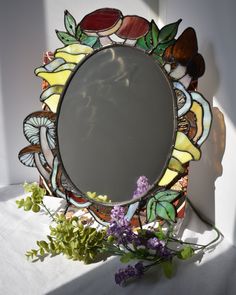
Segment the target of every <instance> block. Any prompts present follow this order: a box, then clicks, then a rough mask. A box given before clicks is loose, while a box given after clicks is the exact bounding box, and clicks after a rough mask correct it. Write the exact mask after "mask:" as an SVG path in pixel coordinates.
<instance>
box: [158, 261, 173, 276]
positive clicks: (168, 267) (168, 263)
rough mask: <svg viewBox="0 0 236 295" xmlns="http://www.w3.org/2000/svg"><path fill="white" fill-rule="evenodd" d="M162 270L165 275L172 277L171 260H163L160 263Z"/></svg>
mask: <svg viewBox="0 0 236 295" xmlns="http://www.w3.org/2000/svg"><path fill="white" fill-rule="evenodd" d="M161 266H162V269H163V272H164V274H165V276H166V277H167V278H168V279H170V278H172V277H173V273H174V269H173V263H172V262H171V261H164V262H162V263H161Z"/></svg>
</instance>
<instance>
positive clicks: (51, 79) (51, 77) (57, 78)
mask: <svg viewBox="0 0 236 295" xmlns="http://www.w3.org/2000/svg"><path fill="white" fill-rule="evenodd" d="M71 72H72V71H71V70H63V71H60V72H56V73H47V72H40V73H38V74H37V76H38V77H41V78H43V79H44V80H46V81H47V82H48V83H49V84H50V85H51V86H52V85H58V84H59V85H65V83H66V81H67V79H68V77H69V76H70V74H71Z"/></svg>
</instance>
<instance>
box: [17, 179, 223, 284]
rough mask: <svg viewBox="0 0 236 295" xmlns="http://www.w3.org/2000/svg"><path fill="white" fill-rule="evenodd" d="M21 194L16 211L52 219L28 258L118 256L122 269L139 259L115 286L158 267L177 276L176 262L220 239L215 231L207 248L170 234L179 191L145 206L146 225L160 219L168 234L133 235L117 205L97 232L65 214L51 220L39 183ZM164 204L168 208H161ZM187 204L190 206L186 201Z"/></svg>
mask: <svg viewBox="0 0 236 295" xmlns="http://www.w3.org/2000/svg"><path fill="white" fill-rule="evenodd" d="M24 189H25V192H27V193H30V196H28V197H26V199H21V200H19V201H16V203H17V205H18V207H19V208H22V207H23V208H24V210H25V211H30V210H32V211H34V212H39V210H40V208H41V207H44V209H45V210H46V211H47V213H48V214H50V216H51V217H52V219H53V223H52V225H50V226H49V228H50V234H49V235H47V239H46V240H40V241H37V242H36V243H37V246H38V248H36V249H31V250H29V251H27V252H26V254H25V255H26V257H27V258H28V259H32V260H38V259H44V257H46V256H48V255H52V256H54V255H58V254H63V255H65V256H66V257H67V258H68V259H72V260H79V261H83V262H84V263H86V264H88V263H92V262H95V261H96V260H98V258H100V257H99V256H100V254H105V257H107V256H109V255H116V256H119V257H120V261H121V262H122V263H126V264H127V263H129V262H130V261H133V260H139V262H138V263H136V264H135V265H134V266H130V265H128V266H127V267H126V268H124V269H123V268H122V269H120V270H119V271H118V272H117V273H116V274H115V281H116V283H117V284H119V285H120V284H123V283H125V282H126V281H127V280H129V279H130V278H132V277H140V276H141V275H142V274H144V272H146V271H148V270H149V269H150V268H151V267H153V266H155V265H160V266H161V268H162V270H163V273H164V275H165V276H166V277H167V278H171V277H172V276H173V274H174V272H175V269H174V268H175V264H174V263H173V261H174V258H178V259H180V260H187V259H190V258H191V257H193V256H194V255H195V254H197V253H199V252H201V251H204V250H205V249H207V248H208V247H209V246H210V245H212V244H213V243H215V242H217V241H218V240H219V238H220V236H221V233H220V232H219V230H218V229H217V228H215V227H214V226H213V229H214V230H215V231H216V233H217V237H216V238H215V239H214V240H213V241H210V242H209V243H208V244H206V245H200V244H196V243H190V242H185V241H182V240H181V239H177V238H176V237H175V234H174V231H173V228H174V227H173V225H174V219H175V216H174V217H173V216H172V214H173V212H172V209H171V208H172V207H171V206H173V205H172V204H171V202H173V201H174V200H175V199H176V198H177V197H178V196H179V192H177V191H172V190H169V191H162V192H158V193H157V194H156V195H155V196H154V197H152V198H150V199H149V201H148V204H147V218H148V220H149V221H153V220H154V219H155V218H158V217H161V218H163V219H164V220H166V221H167V223H168V230H165V231H164V230H163V228H162V227H161V226H160V225H159V227H158V228H155V229H153V230H149V229H143V228H140V229H138V230H137V231H136V232H134V231H133V228H132V226H131V224H130V222H129V221H128V220H126V218H125V211H124V208H122V207H121V206H115V207H114V208H113V209H112V212H111V222H110V225H109V227H108V228H103V229H102V230H98V229H96V228H93V227H90V226H86V225H83V224H82V222H81V221H80V220H79V218H78V217H76V216H74V217H72V218H70V219H67V218H66V216H65V215H64V214H54V215H53V214H52V213H51V212H50V210H49V209H48V208H47V207H46V206H45V204H44V203H43V198H44V195H45V193H46V191H45V190H44V189H43V188H40V187H39V186H38V184H36V183H33V184H25V185H24ZM187 200H188V199H187ZM166 203H168V204H169V206H165V205H166ZM189 204H190V206H191V207H192V204H191V202H190V201H189ZM163 208H164V209H165V210H164V211H163ZM192 208H193V210H194V211H195V212H196V214H197V215H198V216H199V218H200V219H202V220H203V221H204V222H206V221H205V220H204V219H203V218H202V217H201V215H199V213H198V212H197V211H196V209H195V208H194V207H192ZM169 209H170V210H169ZM163 212H164V213H163ZM206 223H207V222H206ZM207 224H209V223H207ZM209 225H210V224H209ZM176 245H177V246H176Z"/></svg>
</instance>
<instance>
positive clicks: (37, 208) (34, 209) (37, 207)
mask: <svg viewBox="0 0 236 295" xmlns="http://www.w3.org/2000/svg"><path fill="white" fill-rule="evenodd" d="M32 211H33V212H35V213H37V212H39V211H40V206H39V205H38V204H34V205H33V206H32Z"/></svg>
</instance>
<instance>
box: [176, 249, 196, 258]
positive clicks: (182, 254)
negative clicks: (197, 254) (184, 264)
mask: <svg viewBox="0 0 236 295" xmlns="http://www.w3.org/2000/svg"><path fill="white" fill-rule="evenodd" d="M193 255H194V249H193V248H192V247H191V246H186V247H184V248H183V249H181V250H180V251H179V252H178V254H177V257H178V258H179V259H182V260H187V259H189V258H191V257H192V256H193Z"/></svg>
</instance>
